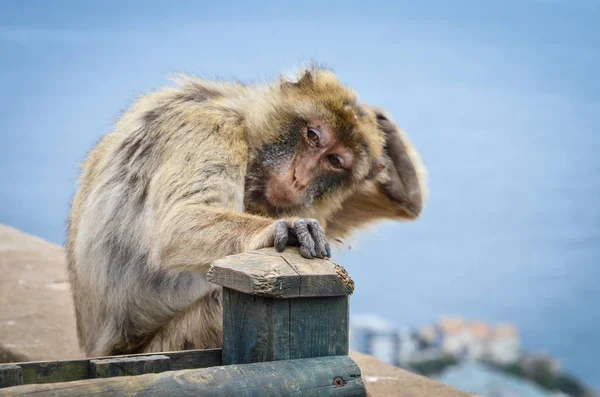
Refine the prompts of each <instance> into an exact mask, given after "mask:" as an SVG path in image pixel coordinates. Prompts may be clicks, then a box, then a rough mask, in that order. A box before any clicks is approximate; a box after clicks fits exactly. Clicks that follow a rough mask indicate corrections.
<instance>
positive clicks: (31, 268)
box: [0, 225, 81, 361]
mask: <svg viewBox="0 0 600 397" xmlns="http://www.w3.org/2000/svg"><path fill="white" fill-rule="evenodd" d="M0 274H2V277H1V278H0V358H3V357H1V356H5V358H10V356H11V355H16V356H17V357H16V358H17V359H16V360H7V359H5V360H4V361H24V360H56V359H70V358H79V357H81V352H80V350H79V348H78V345H77V335H76V331H75V317H74V311H73V302H72V300H71V292H70V289H69V283H68V282H67V275H66V260H65V253H64V250H63V248H62V247H60V246H58V245H54V244H50V243H48V242H46V241H44V240H41V239H39V238H37V237H34V236H31V235H28V234H25V233H22V232H20V231H18V230H16V229H13V228H11V227H8V226H4V225H0ZM23 359H24V360H23Z"/></svg>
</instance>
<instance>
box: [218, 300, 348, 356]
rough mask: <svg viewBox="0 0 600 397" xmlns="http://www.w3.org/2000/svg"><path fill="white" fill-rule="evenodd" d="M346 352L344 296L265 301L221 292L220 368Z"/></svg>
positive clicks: (346, 324) (346, 304)
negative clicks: (221, 346)
mask: <svg viewBox="0 0 600 397" xmlns="http://www.w3.org/2000/svg"><path fill="white" fill-rule="evenodd" d="M345 354H348V297H347V296H337V297H324V298H295V299H271V298H264V297H260V296H258V297H257V296H252V295H248V294H244V293H241V292H238V291H234V290H231V289H229V288H223V364H225V365H228V364H245V363H253V362H261V361H273V360H289V359H294V358H308V357H322V356H336V355H345Z"/></svg>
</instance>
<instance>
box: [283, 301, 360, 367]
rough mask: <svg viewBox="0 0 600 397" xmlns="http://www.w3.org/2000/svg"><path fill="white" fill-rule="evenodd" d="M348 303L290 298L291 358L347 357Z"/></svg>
mask: <svg viewBox="0 0 600 397" xmlns="http://www.w3.org/2000/svg"><path fill="white" fill-rule="evenodd" d="M348 300H349V298H348V297H347V296H335V297H327V298H299V299H290V313H289V316H290V319H289V328H288V330H289V331H288V332H289V358H307V357H322V356H338V355H345V354H348V307H349V305H348Z"/></svg>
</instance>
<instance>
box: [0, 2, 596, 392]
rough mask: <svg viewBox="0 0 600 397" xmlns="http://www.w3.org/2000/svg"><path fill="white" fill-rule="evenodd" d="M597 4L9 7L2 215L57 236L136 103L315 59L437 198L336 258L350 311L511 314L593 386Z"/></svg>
mask: <svg viewBox="0 0 600 397" xmlns="http://www.w3.org/2000/svg"><path fill="white" fill-rule="evenodd" d="M599 20H600V2H598V1H575V0H571V1H568V0H565V1H561V0H554V1H552V0H545V1H543V0H520V1H516V0H507V1H503V2H489V1H488V2H484V1H468V0H460V1H454V2H443V1H435V2H434V1H420V2H414V1H397V2H394V3H393V4H392V2H382V1H369V2H353V1H344V2H341V1H330V2H326V3H325V2H317V1H305V2H292V1H290V2H285V3H284V2H281V3H278V2H260V1H255V2H248V3H245V2H228V3H227V4H224V3H222V4H221V3H217V2H214V3H206V2H201V1H172V2H159V1H145V2H141V1H118V2H117V1H104V2H94V3H92V2H79V1H60V0H57V1H53V2H46V1H28V2H9V1H0V171H1V172H0V186H1V188H0V223H4V224H9V225H12V226H14V227H17V228H19V229H21V230H24V231H26V232H29V233H32V234H36V235H38V236H41V237H43V238H45V239H48V240H50V241H53V242H55V243H59V244H62V242H63V241H64V231H65V225H66V220H67V217H68V211H69V202H70V199H71V196H72V194H73V192H74V189H75V186H76V180H77V170H78V169H77V167H78V164H79V162H80V161H82V160H83V159H84V158H85V155H86V153H87V152H88V151H89V150H90V149H91V147H92V146H93V145H94V144H95V143H96V142H98V140H99V139H100V138H101V137H102V135H104V134H106V133H107V132H109V131H110V129H111V128H112V125H113V123H114V122H115V120H116V119H117V118H118V117H119V115H120V114H121V112H122V111H123V110H124V109H126V108H127V107H128V106H129V105H130V104H131V101H132V100H133V99H134V98H135V97H136V96H138V95H140V94H143V93H146V92H149V91H151V90H153V89H155V88H157V87H159V86H162V85H166V84H169V81H168V77H169V76H171V75H173V74H175V73H177V72H188V73H192V74H196V75H199V76H203V77H208V78H221V79H231V78H236V79H240V80H242V81H245V82H254V81H264V80H269V79H272V78H277V76H278V75H279V73H281V72H283V71H287V70H291V69H294V68H295V67H296V65H297V64H298V63H301V62H308V61H310V60H316V61H318V62H320V63H322V64H324V65H326V66H328V67H330V68H332V69H333V70H335V71H336V73H337V74H338V76H339V78H340V80H341V81H342V82H343V83H345V84H348V85H350V86H352V87H353V88H355V89H356V90H357V91H358V92H359V95H360V96H361V98H362V99H363V100H365V101H367V102H369V103H373V104H378V105H380V106H383V107H385V108H386V109H388V111H390V113H391V114H392V115H393V116H394V118H395V120H396V121H397V122H398V123H399V124H400V126H401V127H402V128H403V129H405V130H406V131H407V132H408V134H409V136H410V138H411V140H412V141H413V142H414V144H415V145H416V146H417V148H418V149H419V150H420V152H421V155H422V157H423V160H424V162H425V164H426V166H427V168H428V170H429V174H430V190H431V192H430V198H429V200H428V202H427V205H426V207H425V211H424V213H423V216H422V217H421V218H420V219H419V220H417V221H416V222H411V223H391V222H388V223H384V224H382V225H378V226H376V227H373V228H371V229H369V230H366V231H365V232H363V233H360V234H359V235H357V236H356V237H355V238H354V239H353V240H352V241H350V242H349V243H348V244H349V245H351V248H350V249H349V248H347V247H346V248H343V249H340V250H338V251H337V252H336V253H335V257H334V258H335V259H336V261H338V262H339V263H341V264H342V265H344V266H345V267H346V268H347V269H348V271H349V272H350V275H351V276H352V277H353V278H354V280H355V282H356V291H355V294H354V295H353V297H352V299H351V307H352V308H351V310H352V312H353V313H375V314H378V315H381V316H382V317H384V318H386V319H388V320H390V321H391V322H392V323H393V324H395V325H396V326H399V327H400V326H412V327H419V326H422V325H425V324H427V323H429V322H431V321H434V320H435V319H436V318H438V317H439V316H442V315H461V316H464V317H466V318H468V319H472V318H473V319H474V318H478V319H483V320H487V321H490V322H492V323H494V322H513V323H515V324H516V325H517V326H518V327H519V330H520V332H521V336H522V338H523V342H524V346H525V347H526V348H527V349H532V350H546V351H548V352H549V353H551V354H553V355H556V356H557V357H559V359H560V360H561V362H562V363H563V365H564V367H565V368H566V369H567V370H568V371H571V372H573V373H575V374H577V375H579V376H581V377H582V378H584V379H585V380H586V381H588V382H590V383H592V384H594V385H596V386H597V387H600V383H599V382H600V380H599V379H600V371H599V370H598V369H597V357H598V355H600V342H599V341H598V335H600V314H599V312H598V309H597V308H596V307H595V305H596V304H595V302H598V300H600V291H599V290H598V288H597V282H598V280H599V278H600V270H599V269H598V266H599V265H600V209H598V206H597V202H598V198H599V197H600V156H598V153H599V152H600V134H599V133H600V131H599V130H600V74H599V73H598V70H600V51H599V50H600V24H598V21H599Z"/></svg>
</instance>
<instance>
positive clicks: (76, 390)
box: [0, 356, 366, 397]
mask: <svg viewBox="0 0 600 397" xmlns="http://www.w3.org/2000/svg"><path fill="white" fill-rule="evenodd" d="M32 393H40V394H42V393H43V395H45V396H65V397H69V396H88V395H94V394H102V395H103V396H121V395H136V396H140V397H142V396H240V397H255V396H256V397H258V396H265V395H270V396H288V395H302V396H365V395H366V391H365V386H364V384H363V381H362V379H361V373H360V369H359V368H358V366H357V365H356V363H355V362H354V361H352V359H351V358H350V357H348V356H333V357H320V358H306V359H299V360H286V361H273V362H264V363H254V364H245V365H228V366H220V367H212V368H205V369H195V370H182V371H168V372H163V373H160V374H147V375H139V376H123V377H117V378H108V379H89V380H84V381H77V382H70V383H53V384H44V385H24V386H16V387H10V388H6V389H0V396H5V395H10V396H25V395H30V394H32Z"/></svg>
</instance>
